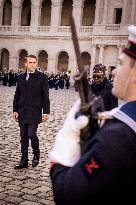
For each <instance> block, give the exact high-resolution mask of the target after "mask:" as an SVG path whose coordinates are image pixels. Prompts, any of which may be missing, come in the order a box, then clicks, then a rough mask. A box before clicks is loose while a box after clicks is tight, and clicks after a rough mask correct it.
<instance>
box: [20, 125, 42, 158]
mask: <svg viewBox="0 0 136 205" xmlns="http://www.w3.org/2000/svg"><path fill="white" fill-rule="evenodd" d="M19 126H20V136H21V140H20V143H21V154H22V156H21V161H23V162H24V161H25V162H26V161H28V147H29V139H30V140H31V146H32V150H33V155H34V157H36V158H38V159H39V157H40V149H39V139H38V137H37V128H38V124H19Z"/></svg>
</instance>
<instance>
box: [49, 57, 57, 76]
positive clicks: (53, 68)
mask: <svg viewBox="0 0 136 205" xmlns="http://www.w3.org/2000/svg"><path fill="white" fill-rule="evenodd" d="M56 61H57V59H56V54H53V55H51V54H50V55H49V56H48V65H47V72H49V73H51V72H53V73H55V72H56V71H57V62H56Z"/></svg>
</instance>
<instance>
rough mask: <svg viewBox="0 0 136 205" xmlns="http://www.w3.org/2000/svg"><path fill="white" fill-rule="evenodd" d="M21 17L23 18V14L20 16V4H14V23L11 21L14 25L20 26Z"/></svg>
mask: <svg viewBox="0 0 136 205" xmlns="http://www.w3.org/2000/svg"><path fill="white" fill-rule="evenodd" d="M20 19H21V16H20V8H19V5H18V6H15V5H13V6H12V23H11V25H12V26H19V24H20V21H19V20H20Z"/></svg>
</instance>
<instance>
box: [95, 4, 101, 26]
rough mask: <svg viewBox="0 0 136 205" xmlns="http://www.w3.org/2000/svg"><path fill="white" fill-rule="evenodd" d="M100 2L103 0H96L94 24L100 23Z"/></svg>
mask: <svg viewBox="0 0 136 205" xmlns="http://www.w3.org/2000/svg"><path fill="white" fill-rule="evenodd" d="M100 3H101V0H96V6H95V21H94V24H98V23H99V12H100Z"/></svg>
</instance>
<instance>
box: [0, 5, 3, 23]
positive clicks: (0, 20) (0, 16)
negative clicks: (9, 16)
mask: <svg viewBox="0 0 136 205" xmlns="http://www.w3.org/2000/svg"><path fill="white" fill-rule="evenodd" d="M2 19H3V6H2V5H0V26H1V25H2Z"/></svg>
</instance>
